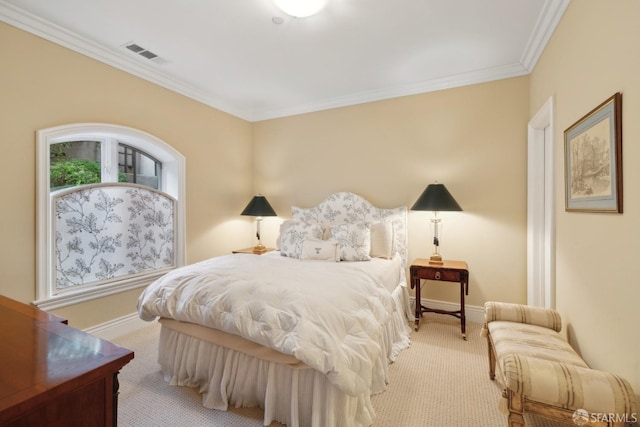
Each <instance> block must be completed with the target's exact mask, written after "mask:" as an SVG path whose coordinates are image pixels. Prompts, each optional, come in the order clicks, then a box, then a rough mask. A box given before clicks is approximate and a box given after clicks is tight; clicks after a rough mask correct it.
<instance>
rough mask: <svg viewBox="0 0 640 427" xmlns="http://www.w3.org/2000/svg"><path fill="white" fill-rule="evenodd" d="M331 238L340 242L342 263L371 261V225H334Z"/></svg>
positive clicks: (339, 248) (339, 250)
mask: <svg viewBox="0 0 640 427" xmlns="http://www.w3.org/2000/svg"><path fill="white" fill-rule="evenodd" d="M331 238H332V239H334V240H337V241H338V254H339V256H340V261H369V260H371V255H370V253H371V229H370V227H369V224H365V223H356V224H340V225H332V226H331Z"/></svg>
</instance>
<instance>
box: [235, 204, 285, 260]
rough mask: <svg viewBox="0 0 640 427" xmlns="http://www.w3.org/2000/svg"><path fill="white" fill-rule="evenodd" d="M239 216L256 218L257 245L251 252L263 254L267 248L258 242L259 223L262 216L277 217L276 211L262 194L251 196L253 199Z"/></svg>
mask: <svg viewBox="0 0 640 427" xmlns="http://www.w3.org/2000/svg"><path fill="white" fill-rule="evenodd" d="M240 215H247V216H255V217H257V218H256V224H257V231H256V237H257V238H258V244H257V245H256V246H254V247H253V252H254V253H256V254H262V253H265V252H266V251H267V248H266V247H265V246H264V245H263V244H262V243H261V242H260V223H261V222H262V217H263V216H277V214H276V211H274V210H273V208H272V207H271V205H270V204H269V202H268V201H267V199H266V197H264V196H263V195H262V194H257V195H255V196H253V199H251V201H250V202H249V204H248V205H247V207H246V208H244V210H243V211H242V213H241V214H240Z"/></svg>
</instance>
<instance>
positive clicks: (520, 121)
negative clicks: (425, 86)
mask: <svg viewBox="0 0 640 427" xmlns="http://www.w3.org/2000/svg"><path fill="white" fill-rule="evenodd" d="M528 94H529V79H528V77H520V78H514V79H507V80H502V81H497V82H491V83H486V84H479V85H473V86H467V87H462V88H457V89H452V90H446V91H439V92H433V93H427V94H422V95H415V96H407V97H402V98H396V99H392V100H386V101H381V102H374V103H367V104H362V105H356V106H352V107H347V108H340V109H333V110H328V111H323V112H317V113H311V114H304V115H299V116H292V117H288V118H282V119H275V120H268V121H263V122H258V123H255V124H254V134H253V135H254V146H255V157H254V158H255V166H254V169H255V172H254V173H255V183H256V184H255V186H256V190H257V191H260V192H262V193H264V194H265V195H267V196H268V198H269V200H270V201H271V203H272V205H273V206H274V209H275V210H276V211H277V212H278V213H279V214H280V215H281V216H282V217H288V216H289V215H290V213H289V207H290V206H291V205H298V206H304V207H308V206H313V205H315V204H317V203H318V202H320V201H321V200H322V199H324V197H326V196H327V195H329V194H331V193H332V192H335V191H352V192H355V193H357V194H360V195H362V196H364V197H365V198H367V199H369V200H370V201H372V202H373V203H374V204H376V205H377V206H380V207H387V208H391V207H396V206H408V207H411V205H413V203H414V202H415V201H416V200H417V198H418V197H419V196H420V194H421V193H422V191H423V190H424V189H425V187H426V186H427V184H429V183H432V182H434V181H438V182H440V183H443V184H445V185H446V187H447V188H448V189H449V191H450V192H451V193H452V195H453V196H454V197H455V198H456V200H457V201H458V203H459V204H460V205H461V206H462V208H463V209H464V212H455V213H451V212H447V213H442V215H441V216H442V218H443V232H442V234H441V252H442V254H443V256H444V257H445V258H448V259H461V260H465V261H467V262H468V264H469V269H470V285H471V286H470V291H469V297H468V300H467V301H468V303H469V304H471V305H476V306H482V305H483V304H484V302H485V301H486V300H489V299H498V300H502V301H512V302H526V190H527V184H526V151H527V140H526V129H527V121H528V117H529V95H528ZM429 219H430V214H429V213H427V212H409V258H410V259H413V258H418V257H428V256H429V255H430V254H431V252H432V249H433V247H432V245H431V242H430V236H431V232H430V228H429V227H430V224H429ZM276 234H277V231H273V230H272V231H271V236H273V238H274V239H275V235H276ZM271 243H273V242H271ZM425 289H426V288H425ZM422 295H423V297H424V298H433V299H437V300H444V301H450V302H457V301H459V294H458V287H456V286H455V285H454V286H452V285H451V284H433V285H431V286H429V288H428V289H427V290H426V291H425V292H423V294H422Z"/></svg>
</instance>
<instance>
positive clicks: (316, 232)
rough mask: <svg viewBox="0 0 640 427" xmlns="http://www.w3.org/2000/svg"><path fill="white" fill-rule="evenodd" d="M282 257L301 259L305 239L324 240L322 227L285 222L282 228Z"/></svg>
mask: <svg viewBox="0 0 640 427" xmlns="http://www.w3.org/2000/svg"><path fill="white" fill-rule="evenodd" d="M280 230H281V234H280V255H282V256H287V257H291V258H300V255H302V242H303V241H304V240H305V239H317V240H322V227H321V226H320V225H318V224H305V223H303V222H296V221H285V223H283V224H282V225H281V226H280Z"/></svg>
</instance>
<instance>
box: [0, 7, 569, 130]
mask: <svg viewBox="0 0 640 427" xmlns="http://www.w3.org/2000/svg"><path fill="white" fill-rule="evenodd" d="M568 5H569V0H545V3H544V5H543V8H542V12H541V13H540V16H539V17H538V20H537V22H536V25H535V28H534V31H533V33H532V35H531V37H530V38H529V41H528V43H527V47H526V49H525V51H524V53H523V55H522V57H521V60H520V62H519V63H515V64H510V65H505V66H501V67H494V68H487V69H483V70H475V71H471V72H468V73H463V74H458V75H452V76H447V77H442V78H436V79H431V80H427V81H424V82H420V83H416V84H410V85H400V86H395V87H390V88H385V89H381V90H372V91H365V92H360V93H355V94H351V95H347V96H342V97H337V98H332V99H326V100H323V101H319V102H314V103H308V104H303V105H296V106H280V107H278V106H274V107H273V108H268V109H264V110H246V109H242V108H240V107H238V106H233V105H229V104H228V103H225V102H223V101H221V100H219V99H216V98H214V97H212V96H210V95H208V94H206V93H204V92H203V91H202V90H200V89H198V88H197V87H194V86H191V85H189V84H186V83H185V82H182V81H180V80H178V79H176V78H174V77H172V76H170V75H168V74H166V73H163V72H162V71H161V70H158V69H157V68H155V67H153V66H147V65H146V64H141V63H138V62H136V61H133V60H132V59H131V58H129V57H127V56H126V55H125V54H124V53H121V52H118V51H114V50H111V49H108V48H105V47H103V46H101V45H99V44H97V43H95V42H93V41H91V40H88V39H86V38H84V37H81V36H79V35H77V34H75V33H72V32H71V31H68V30H66V29H64V28H62V27H60V26H58V25H55V24H53V23H51V22H48V21H46V20H44V19H41V18H39V17H37V16H35V15H32V14H30V13H28V12H26V11H24V10H22V9H20V8H18V7H15V6H13V5H10V4H7V3H4V2H2V1H0V19H1V20H2V21H4V22H6V23H8V24H10V25H13V26H15V27H17V28H20V29H22V30H24V31H27V32H29V33H32V34H35V35H37V36H40V37H42V38H44V39H46V40H49V41H51V42H53V43H56V44H59V45H61V46H63V47H66V48H68V49H71V50H73V51H75V52H78V53H80V54H82V55H85V56H88V57H90V58H93V59H95V60H97V61H100V62H103V63H105V64H108V65H110V66H113V67H115V68H117V69H119V70H122V71H124V72H127V73H129V74H132V75H134V76H137V77H139V78H142V79H144V80H147V81H149V82H151V83H154V84H157V85H158V86H161V87H164V88H166V89H169V90H171V91H173V92H176V93H179V94H181V95H184V96H186V97H188V98H191V99H193V100H195V101H198V102H201V103H203V104H205V105H208V106H210V107H213V108H216V109H218V110H221V111H223V112H225V113H228V114H231V115H233V116H236V117H238V118H241V119H244V120H247V121H249V122H255V121H262V120H269V119H276V118H281V117H287V116H292V115H298V114H305V113H312V112H315V111H322V110H328V109H333V108H340V107H347V106H351V105H357V104H363V103H367V102H375V101H382V100H385V99H391V98H397V97H401V96H408V95H417V94H420V93H427V92H432V91H436V90H442V89H450V88H454V87H461V86H466V85H472V84H477V83H484V82H489V81H494V80H500V79H505V78H510V77H518V76H522V75H526V74H529V73H531V71H533V68H534V67H535V65H536V62H537V61H538V59H539V58H540V55H541V54H542V52H543V50H544V48H545V46H546V44H547V43H548V41H549V39H550V38H551V36H552V35H553V32H554V30H555V28H556V26H557V25H558V22H559V21H560V19H561V18H562V15H563V14H564V11H565V10H566V8H567V6H568Z"/></svg>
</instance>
